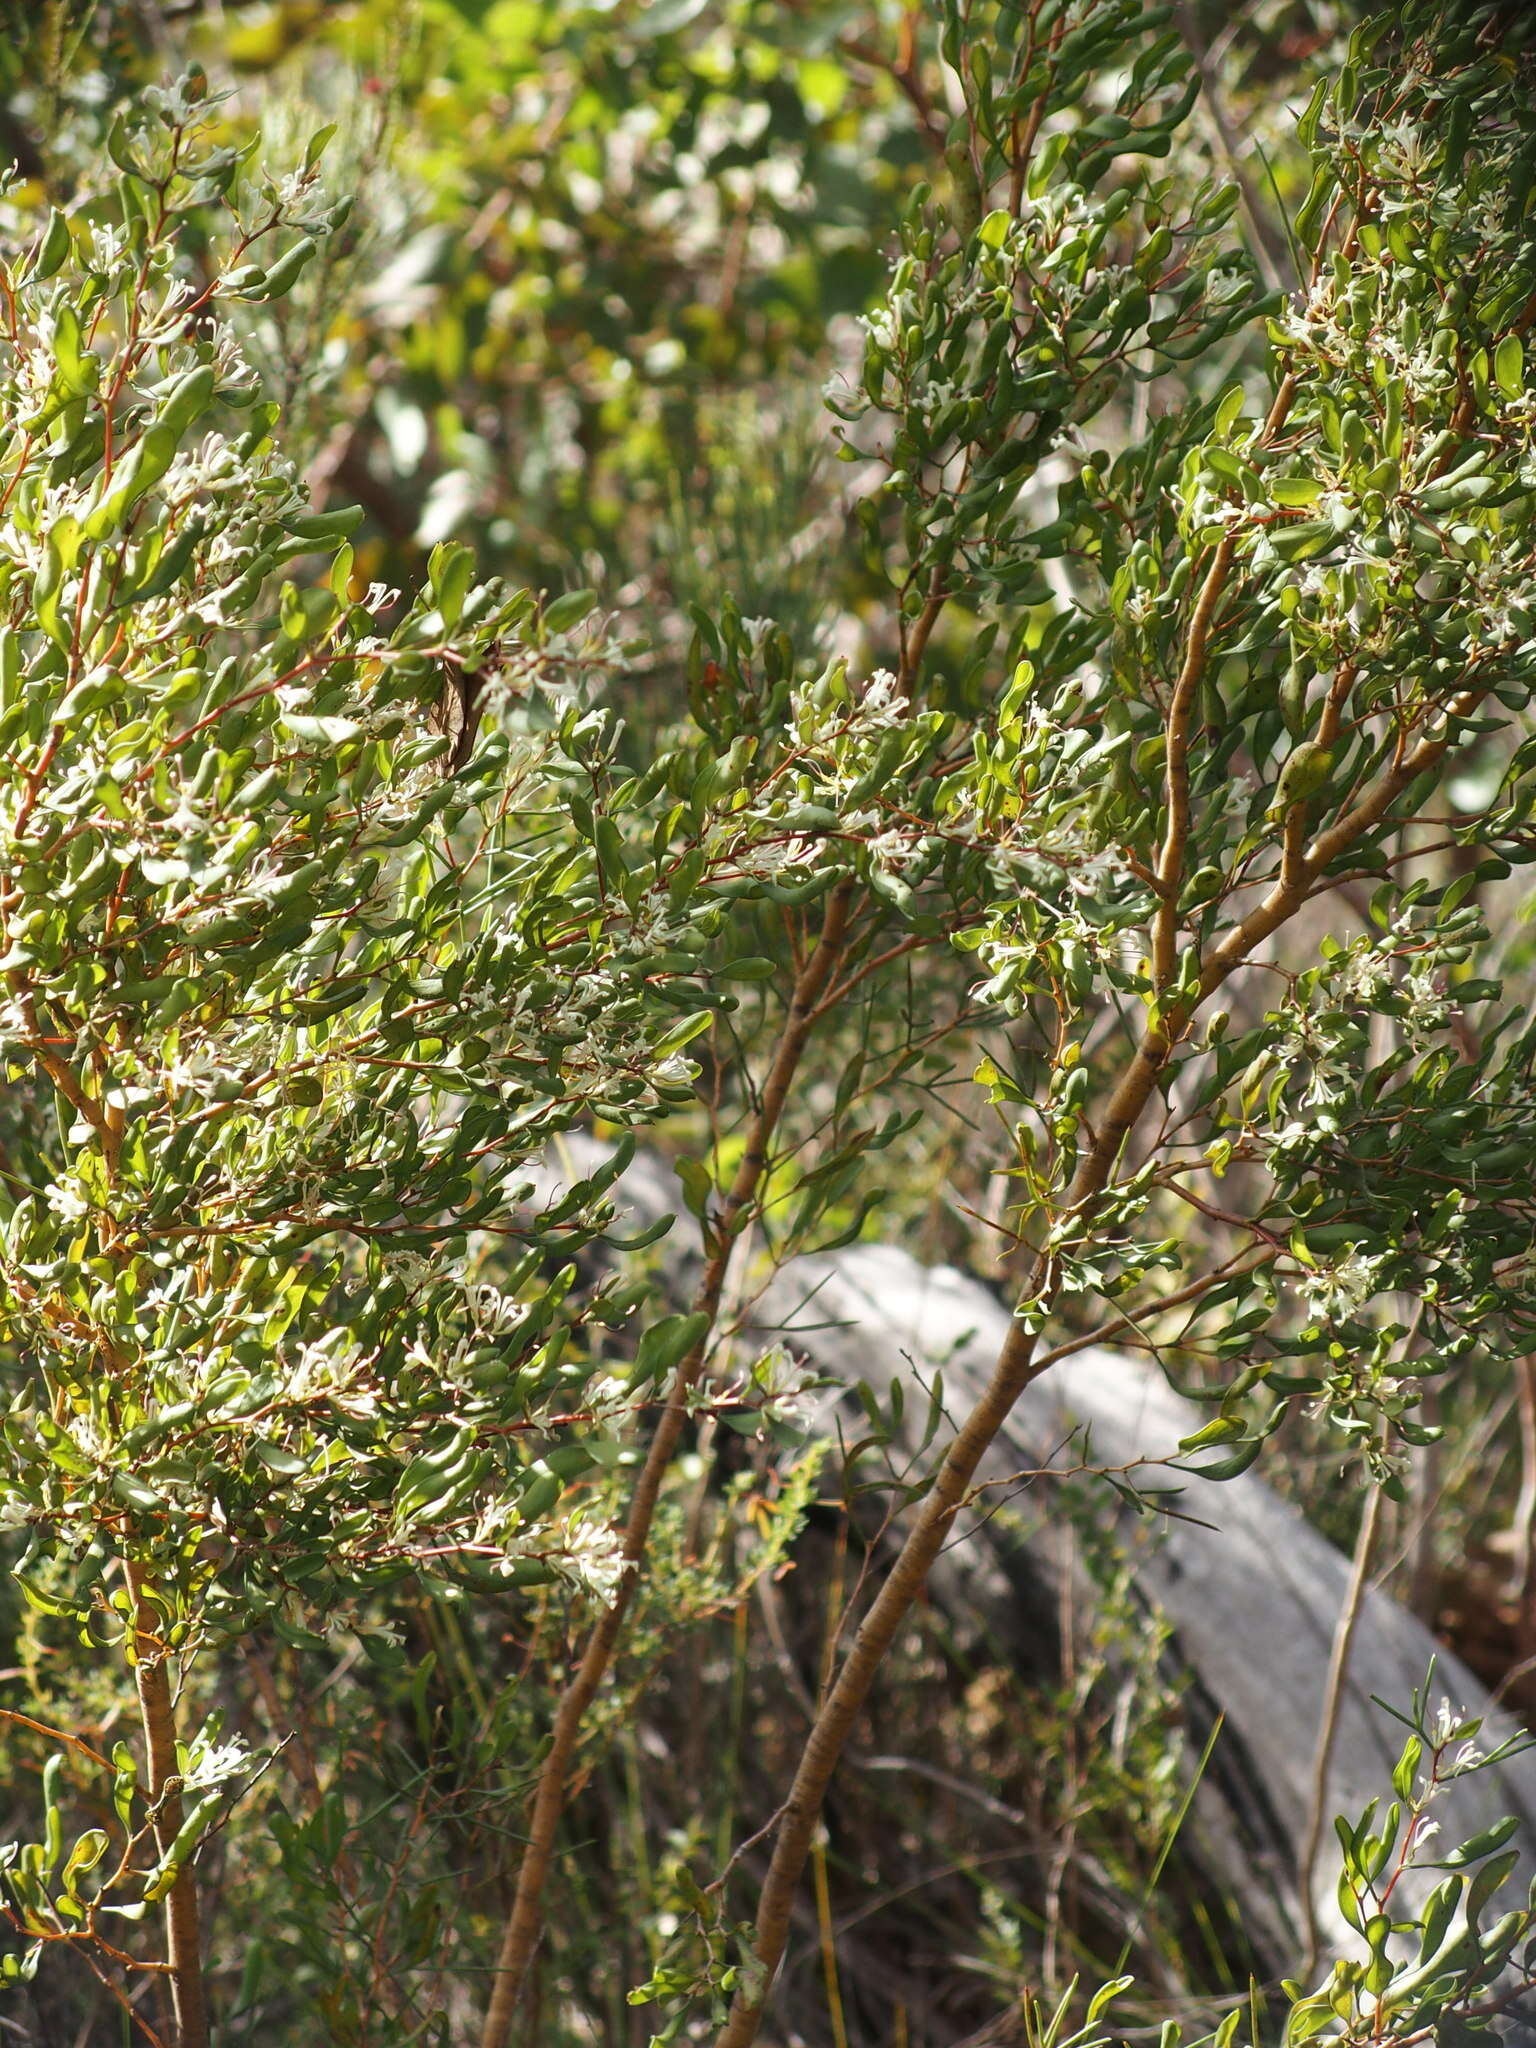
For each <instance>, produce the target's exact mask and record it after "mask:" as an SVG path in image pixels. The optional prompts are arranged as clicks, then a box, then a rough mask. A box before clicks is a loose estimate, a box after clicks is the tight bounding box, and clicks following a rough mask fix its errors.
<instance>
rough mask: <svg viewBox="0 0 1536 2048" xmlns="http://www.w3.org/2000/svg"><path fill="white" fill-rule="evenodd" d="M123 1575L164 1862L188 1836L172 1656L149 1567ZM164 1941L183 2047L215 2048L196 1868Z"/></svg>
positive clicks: (177, 1890) (129, 1567)
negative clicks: (183, 1832)
mask: <svg viewBox="0 0 1536 2048" xmlns="http://www.w3.org/2000/svg"><path fill="white" fill-rule="evenodd" d="M123 1569H124V1573H125V1575H126V1577H127V1581H128V1590H129V1592H130V1593H131V1595H132V1596H133V1676H134V1684H135V1686H136V1687H137V1689H138V1695H139V1716H140V1719H141V1721H142V1723H143V1728H144V1748H145V1751H146V1756H147V1761H148V1765H149V1779H148V1783H147V1784H146V1786H145V1792H146V1795H147V1797H148V1799H149V1804H150V1811H151V1812H152V1814H153V1816H154V1829H155V1841H156V1844H157V1845H158V1847H159V1850H160V1854H161V1855H162V1856H164V1855H165V1854H166V1853H167V1852H168V1851H169V1849H170V1846H171V1844H172V1843H173V1842H174V1841H175V1839H176V1837H177V1835H178V1834H179V1833H180V1832H181V1823H182V1819H183V1814H182V1806H181V1774H180V1771H179V1770H178V1768H177V1763H176V1707H175V1701H174V1700H173V1698H172V1694H171V1674H170V1664H169V1659H170V1651H169V1649H168V1648H167V1646H166V1643H165V1640H164V1638H163V1637H162V1636H161V1633H160V1619H159V1615H158V1613H157V1611H156V1608H155V1604H154V1602H153V1600H152V1599H151V1598H150V1594H149V1583H148V1580H147V1579H146V1577H145V1575H144V1572H143V1570H142V1568H141V1567H140V1566H138V1565H136V1564H127V1563H125V1564H124V1567H123ZM165 1935H166V1961H167V1964H168V1969H167V1971H166V1975H167V1978H168V1980H169V1982H170V1987H171V2011H172V2013H173V2015H174V2018H175V2026H176V2033H175V2040H176V2048H208V2006H207V2000H206V1998H205V1995H204V1990H203V1947H202V1933H201V1929H200V1927H199V1925H198V1908H197V1877H196V1874H195V1873H194V1871H193V1869H192V1866H191V1864H190V1863H188V1864H185V1865H184V1866H183V1867H182V1869H181V1871H180V1872H179V1874H178V1875H177V1878H176V1882H175V1883H174V1884H173V1885H172V1886H171V1889H170V1891H169V1893H168V1894H167V1896H166V1901H165Z"/></svg>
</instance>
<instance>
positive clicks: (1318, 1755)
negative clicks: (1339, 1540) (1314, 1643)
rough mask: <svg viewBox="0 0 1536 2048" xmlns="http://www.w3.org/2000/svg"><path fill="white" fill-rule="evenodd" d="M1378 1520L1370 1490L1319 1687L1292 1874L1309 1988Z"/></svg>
mask: <svg viewBox="0 0 1536 2048" xmlns="http://www.w3.org/2000/svg"><path fill="white" fill-rule="evenodd" d="M1380 1514H1381V1488H1380V1487H1379V1486H1373V1487H1372V1488H1371V1490H1370V1492H1369V1493H1368V1494H1367V1495H1366V1500H1365V1512H1364V1514H1363V1515H1362V1516H1361V1518H1360V1532H1359V1535H1358V1536H1357V1537H1356V1539H1355V1558H1354V1563H1353V1565H1352V1566H1351V1568H1350V1574H1349V1591H1348V1592H1347V1593H1346V1594H1345V1596H1344V1605H1343V1608H1342V1609H1341V1610H1340V1613H1339V1618H1338V1621H1337V1623H1336V1624H1335V1626H1334V1631H1333V1646H1332V1648H1331V1649H1330V1651H1329V1653H1328V1677H1327V1679H1326V1681H1325V1683H1324V1685H1323V1708H1322V1714H1321V1717H1320V1719H1319V1722H1318V1730H1317V1748H1316V1750H1315V1752H1314V1753H1313V1757H1312V1789H1311V1794H1310V1797H1309V1799H1308V1802H1307V1833H1306V1839H1305V1841H1304V1842H1303V1843H1302V1848H1301V1861H1300V1864H1299V1866H1298V1869H1297V1873H1296V1882H1297V1886H1298V1888H1299V1890H1300V1892H1301V1927H1302V1935H1303V1938H1304V1945H1305V1950H1306V1961H1305V1962H1304V1963H1303V1964H1302V1969H1301V1974H1302V1977H1303V1978H1304V1979H1306V1980H1307V1981H1308V1982H1310V1981H1311V1979H1312V1977H1313V1975H1314V1974H1315V1972H1316V1970H1317V1957H1318V1949H1319V1945H1320V1944H1319V1930H1318V1924H1317V1899H1316V1897H1315V1889H1316V1879H1317V1858H1318V1852H1319V1851H1320V1850H1321V1848H1322V1845H1323V1822H1324V1819H1325V1816H1326V1814H1327V1811H1328V1769H1329V1766H1330V1765H1331V1764H1332V1762H1333V1747H1334V1741H1335V1738H1336V1737H1337V1735H1338V1732H1339V1711H1340V1708H1341V1707H1342V1706H1343V1703H1344V1681H1345V1679H1346V1677H1347V1676H1348V1674H1349V1653H1350V1651H1351V1649H1352V1648H1353V1647H1354V1641H1355V1631H1356V1629H1357V1627H1358V1625H1359V1621H1360V1610H1361V1608H1362V1607H1363V1605H1364V1604H1365V1582H1366V1579H1367V1577H1368V1575H1369V1573H1370V1569H1371V1552H1372V1550H1373V1549H1374V1547H1375V1543H1376V1523H1377V1520H1378V1518H1379V1516H1380Z"/></svg>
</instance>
